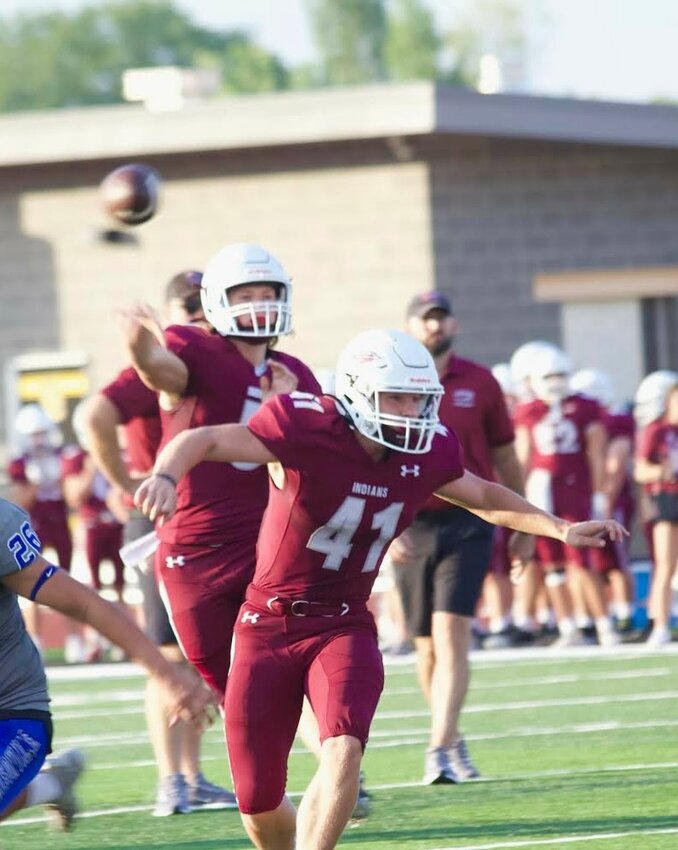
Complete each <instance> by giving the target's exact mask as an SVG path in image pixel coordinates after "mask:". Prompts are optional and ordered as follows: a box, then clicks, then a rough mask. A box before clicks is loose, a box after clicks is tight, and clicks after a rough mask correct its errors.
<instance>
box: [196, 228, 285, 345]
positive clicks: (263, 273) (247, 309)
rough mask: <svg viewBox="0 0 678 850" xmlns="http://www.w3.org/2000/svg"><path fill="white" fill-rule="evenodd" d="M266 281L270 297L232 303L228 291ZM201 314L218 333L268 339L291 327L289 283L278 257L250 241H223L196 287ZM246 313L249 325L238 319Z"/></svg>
mask: <svg viewBox="0 0 678 850" xmlns="http://www.w3.org/2000/svg"><path fill="white" fill-rule="evenodd" d="M248 283H249V284H266V283H270V284H271V285H272V286H273V287H275V289H276V293H277V297H276V299H275V300H273V301H247V302H242V303H239V304H232V303H231V302H230V301H229V292H232V290H233V289H234V288H235V287H236V286H242V285H243V284H248ZM200 295H201V299H202V306H203V310H204V311H205V317H206V318H207V320H208V321H209V323H210V324H211V325H212V327H213V328H214V329H215V330H216V331H217V333H219V334H221V336H234V337H241V338H249V339H257V338H258V339H270V338H271V337H276V336H284V335H285V334H288V333H290V332H291V330H292V306H291V301H292V283H291V280H290V278H289V277H288V275H287V272H286V271H285V269H284V268H283V267H282V265H281V264H280V263H279V262H278V260H277V259H276V258H275V257H274V256H273V254H270V253H269V252H268V251H266V250H265V249H264V248H262V247H261V246H260V245H255V244H253V243H250V242H238V243H234V244H233V245H227V246H226V247H225V248H223V249H222V250H221V251H219V253H218V254H216V255H215V256H214V257H213V258H212V259H211V260H210V261H209V263H208V264H207V268H206V269H205V273H204V274H203V277H202V286H201V289H200ZM243 317H248V318H249V319H250V320H251V327H242V326H241V325H240V323H239V321H238V320H239V319H241V318H243Z"/></svg>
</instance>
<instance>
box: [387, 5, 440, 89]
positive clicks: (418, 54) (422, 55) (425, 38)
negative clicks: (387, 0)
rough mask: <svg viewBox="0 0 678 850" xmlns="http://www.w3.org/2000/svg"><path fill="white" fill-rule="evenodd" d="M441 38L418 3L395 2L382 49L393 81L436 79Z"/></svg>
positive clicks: (425, 8)
mask: <svg viewBox="0 0 678 850" xmlns="http://www.w3.org/2000/svg"><path fill="white" fill-rule="evenodd" d="M441 46H442V39H441V38H440V36H439V35H438V33H437V31H436V28H435V21H434V19H433V15H432V14H431V12H430V10H429V9H428V8H427V7H426V6H424V5H423V3H422V2H421V0H394V2H393V4H392V10H391V12H390V14H389V17H388V33H387V36H386V43H385V49H384V56H385V61H386V68H387V70H388V76H389V78H390V79H393V80H435V79H436V77H437V76H438V53H439V51H440V48H441Z"/></svg>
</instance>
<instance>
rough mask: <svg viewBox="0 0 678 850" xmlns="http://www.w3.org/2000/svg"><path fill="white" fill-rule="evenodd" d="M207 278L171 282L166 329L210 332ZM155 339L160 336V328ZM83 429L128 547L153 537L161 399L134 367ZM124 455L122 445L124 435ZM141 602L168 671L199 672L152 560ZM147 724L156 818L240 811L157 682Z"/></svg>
mask: <svg viewBox="0 0 678 850" xmlns="http://www.w3.org/2000/svg"><path fill="white" fill-rule="evenodd" d="M201 280H202V273H201V272H199V271H194V270H190V271H184V272H179V273H178V274H176V275H174V276H173V277H172V278H171V280H170V281H169V282H168V284H167V286H166V288H165V296H164V314H165V319H166V321H167V322H168V324H172V325H197V326H202V327H208V325H207V322H205V315H204V313H203V310H202V304H201V302H200V282H201ZM156 333H158V334H160V333H161V329H160V328H158V329H157V331H156ZM83 418H84V429H85V431H86V439H87V442H88V445H89V449H90V452H91V454H92V458H93V460H94V462H95V463H96V465H97V467H98V468H99V469H100V470H101V471H102V472H103V474H104V475H105V476H106V478H107V479H108V480H109V481H110V482H111V483H112V484H113V485H114V486H116V487H118V488H119V489H120V490H121V491H122V492H123V493H125V494H126V496H127V506H128V509H129V516H128V518H127V521H126V523H125V528H124V539H125V543H127V544H131V543H133V542H134V541H136V540H139V539H140V538H142V537H144V536H145V535H150V534H152V533H153V523H152V522H150V521H149V520H148V519H147V518H146V517H145V516H143V514H141V512H140V511H138V510H137V509H136V508H135V507H134V503H133V501H132V495H133V494H134V491H135V490H136V488H137V487H138V486H139V481H140V480H141V479H143V478H145V477H146V476H148V475H149V473H150V471H151V470H152V469H153V463H154V461H155V455H156V452H157V450H158V446H159V445H160V438H161V425H160V409H159V407H158V396H157V393H155V392H154V391H153V390H151V389H149V388H148V387H147V386H145V384H144V383H143V382H142V381H141V378H140V377H139V376H138V374H137V373H136V371H135V369H134V368H133V367H131V366H129V367H128V368H126V369H123V370H122V372H120V374H119V375H118V376H117V377H116V378H115V379H114V380H113V381H111V382H110V383H109V384H107V385H106V386H105V387H103V388H102V389H101V390H100V391H99V392H98V393H97V394H96V395H94V396H93V397H92V398H91V399H89V400H88V402H87V406H86V408H85V410H84V414H83ZM120 430H122V431H123V432H124V435H125V443H126V448H125V451H124V456H125V458H126V462H125V460H124V459H123V449H122V446H121V444H120V439H119V431H120ZM135 570H136V573H137V578H138V581H139V587H140V589H141V593H142V597H143V611H144V621H145V629H146V633H147V634H148V636H149V637H150V638H151V640H153V641H154V642H155V643H156V645H157V646H158V647H159V648H160V651H161V652H162V654H163V655H164V656H165V657H166V658H167V659H168V661H169V662H170V663H171V664H174V665H176V666H177V667H178V668H181V669H186V670H190V672H191V673H192V674H193V675H196V676H197V673H196V671H195V670H194V669H193V667H192V666H191V665H190V664H189V663H188V662H187V661H186V659H185V658H184V655H183V653H182V652H181V649H180V648H179V645H178V643H177V638H176V635H175V633H174V630H173V629H172V625H171V623H170V621H169V618H168V616H167V611H166V610H165V606H164V604H163V601H162V599H161V597H160V593H159V591H158V583H157V581H156V578H155V572H154V569H153V558H152V545H151V551H150V552H149V554H147V555H145V556H143V557H140V559H139V561H138V563H137V565H136V566H135ZM145 703H146V725H147V728H148V734H149V737H150V739H151V745H152V747H153V753H154V755H155V761H156V766H157V769H158V788H157V796H156V803H155V808H154V810H153V814H154V816H155V817H166V816H169V815H172V814H187V813H188V812H190V811H192V810H200V809H204V808H209V809H215V808H235V807H236V802H235V795H234V794H233V793H232V792H231V791H229V790H227V789H226V788H222V787H221V786H219V785H216V784H215V783H213V782H210V781H209V780H208V779H207V778H206V777H205V775H204V774H203V772H202V769H201V764H200V746H201V741H202V731H201V730H200V729H197V728H195V727H192V726H188V725H186V724H184V723H175V724H170V718H169V717H168V715H167V711H166V709H165V705H164V701H163V699H162V692H161V690H160V688H159V686H158V683H157V681H156V680H155V679H154V678H153V677H149V678H148V680H147V682H146V700H145Z"/></svg>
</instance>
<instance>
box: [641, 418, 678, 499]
mask: <svg viewBox="0 0 678 850" xmlns="http://www.w3.org/2000/svg"><path fill="white" fill-rule="evenodd" d="M637 457H638V458H640V459H641V460H645V461H647V462H648V463H663V462H664V461H665V460H670V461H671V463H672V465H673V470H674V474H675V477H676V480H674V481H656V482H653V483H652V484H647V485H646V487H645V489H646V490H647V492H648V493H678V425H671V424H670V423H668V422H666V421H664V420H663V419H659V420H657V421H656V422H651V423H650V424H649V425H648V426H647V427H646V428H644V429H643V431H642V432H641V436H640V439H639V441H638V450H637Z"/></svg>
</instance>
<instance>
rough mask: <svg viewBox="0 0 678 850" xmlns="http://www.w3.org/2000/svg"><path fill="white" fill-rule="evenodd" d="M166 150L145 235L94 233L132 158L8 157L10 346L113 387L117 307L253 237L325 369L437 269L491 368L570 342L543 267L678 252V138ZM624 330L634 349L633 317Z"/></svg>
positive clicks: (0, 270)
mask: <svg viewBox="0 0 678 850" xmlns="http://www.w3.org/2000/svg"><path fill="white" fill-rule="evenodd" d="M149 162H151V164H153V165H155V166H156V167H157V168H158V169H159V170H160V172H161V174H162V175H163V178H164V191H163V199H162V209H161V211H160V213H159V215H158V216H157V217H156V218H155V219H154V220H152V221H150V222H148V223H147V224H145V225H143V226H142V227H140V228H137V229H136V230H135V231H134V235H135V236H136V237H137V244H136V245H126V244H119V245H115V244H111V243H106V242H103V241H101V240H100V239H97V238H95V237H96V232H97V230H100V229H102V228H104V227H106V226H108V225H107V223H106V219H105V216H104V213H103V211H102V209H101V207H100V202H99V197H98V190H97V186H98V182H99V181H100V179H101V178H102V177H103V176H104V175H105V174H106V173H107V171H108V170H110V168H112V167H113V165H115V164H118V163H114V162H113V161H108V162H103V161H102V162H100V163H70V164H68V165H65V164H64V165H45V166H40V167H36V168H32V169H5V170H3V171H0V251H1V252H2V253H1V256H2V257H3V262H2V263H1V264H0V292H1V293H2V295H3V310H2V311H0V354H1V355H2V356H3V359H5V358H6V357H8V356H10V355H12V354H19V353H23V352H25V351H30V350H35V349H39V348H43V349H47V350H53V349H55V348H62V349H74V350H78V351H85V352H86V353H88V354H89V356H90V358H91V370H90V374H91V378H92V384H93V386H94V387H95V388H96V387H97V386H99V385H100V384H101V383H102V382H103V381H105V380H108V379H109V378H110V377H112V375H113V374H114V373H115V371H116V370H117V369H118V368H119V367H120V366H121V365H122V364H123V363H124V361H125V353H124V348H123V345H122V341H121V339H122V338H121V332H120V328H119V326H118V323H117V321H116V311H118V310H119V309H120V308H122V307H124V305H126V304H129V303H130V302H132V301H134V300H148V301H150V302H151V303H154V304H156V305H157V304H159V303H160V300H161V294H162V289H163V286H164V283H165V282H166V281H167V280H168V279H169V277H171V276H172V275H173V274H174V273H175V272H176V271H178V270H180V269H183V268H188V267H198V268H200V267H201V266H202V265H203V264H204V263H205V261H206V260H207V259H208V258H209V257H210V256H211V255H212V254H213V253H214V252H215V251H216V250H218V249H219V248H221V247H222V246H223V245H225V244H226V243H228V242H231V241H236V240H257V241H260V242H261V243H263V244H264V245H266V246H268V247H270V248H271V250H272V251H274V252H275V253H277V254H278V255H279V256H280V258H281V259H282V261H283V262H284V264H285V265H286V267H287V268H288V271H289V272H290V273H291V274H292V276H293V278H294V286H295V290H294V312H295V318H294V324H295V328H296V333H295V335H294V336H293V337H291V338H288V339H286V340H284V341H281V347H282V348H283V349H285V350H288V351H291V352H292V353H294V354H297V355H299V356H301V357H303V358H304V359H306V360H307V361H308V362H309V363H310V364H311V365H313V366H318V367H327V366H331V365H332V364H333V363H334V361H335V358H336V355H337V353H338V351H339V350H340V348H341V346H342V345H343V343H344V342H345V341H346V340H347V339H348V338H349V337H350V336H352V335H353V334H355V333H356V332H359V331H361V330H364V329H366V328H368V327H373V326H400V325H401V323H402V320H403V306H404V304H405V302H406V301H407V300H408V298H409V297H410V296H411V295H412V294H413V293H414V292H416V291H420V290H425V289H429V288H431V287H432V286H435V285H437V286H438V287H439V288H441V289H443V290H445V291H446V292H448V293H450V294H451V295H452V296H453V299H454V303H455V309H456V313H457V315H458V317H459V319H460V324H461V332H460V336H459V340H458V349H459V351H460V352H461V353H463V354H465V355H468V356H470V357H473V358H477V359H478V360H480V361H482V362H485V363H488V364H489V363H492V362H496V361H498V360H505V359H506V358H507V357H508V356H509V354H510V352H511V351H512V350H513V349H514V348H515V347H516V346H517V345H518V344H520V343H521V342H524V341H526V340H528V339H534V338H546V339H551V340H554V341H559V342H562V341H563V327H562V319H561V311H560V307H559V306H558V305H556V304H538V303H535V301H534V300H533V297H532V281H533V278H534V276H535V275H536V274H538V273H540V272H548V271H566V270H573V269H579V268H601V269H602V268H609V267H612V268H624V267H626V266H646V265H652V266H654V265H670V264H675V263H676V262H678V238H677V237H678V153H676V152H670V151H660V150H641V149H631V148H627V149H623V148H614V147H611V146H593V145H566V144H561V143H546V142H544V143H540V142H525V141H520V140H506V139H504V140H500V139H495V140H490V139H482V138H474V137H467V138H460V137H452V136H449V137H444V136H438V137H435V138H431V137H428V138H426V137H422V138H417V139H412V138H410V139H405V140H400V141H398V140H395V141H394V140H390V141H389V142H387V141H384V140H372V141H362V142H342V143H336V144H335V143H332V144H330V143H328V144H319V145H314V146H305V147H296V148H295V147H288V148H284V147H281V148H276V149H269V150H263V149H261V150H256V149H254V150H243V151H230V152H212V153H209V152H208V153H204V154H200V155H176V156H172V157H163V158H160V157H158V158H156V159H152V160H149ZM613 330H614V329H613ZM569 338H572V335H571V334H570V335H569ZM615 339H616V337H615V335H614V333H612V334H611V335H610V334H608V338H607V344H608V345H616V344H618V345H619V346H620V350H623V349H624V343H625V342H628V341H627V340H625V331H624V328H623V327H620V328H619V330H618V342H615ZM571 353H572V354H573V355H574V357H575V360H577V352H571ZM577 365H578V366H579V365H588V364H583V363H579V362H577ZM0 421H2V417H1V415H0Z"/></svg>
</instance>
